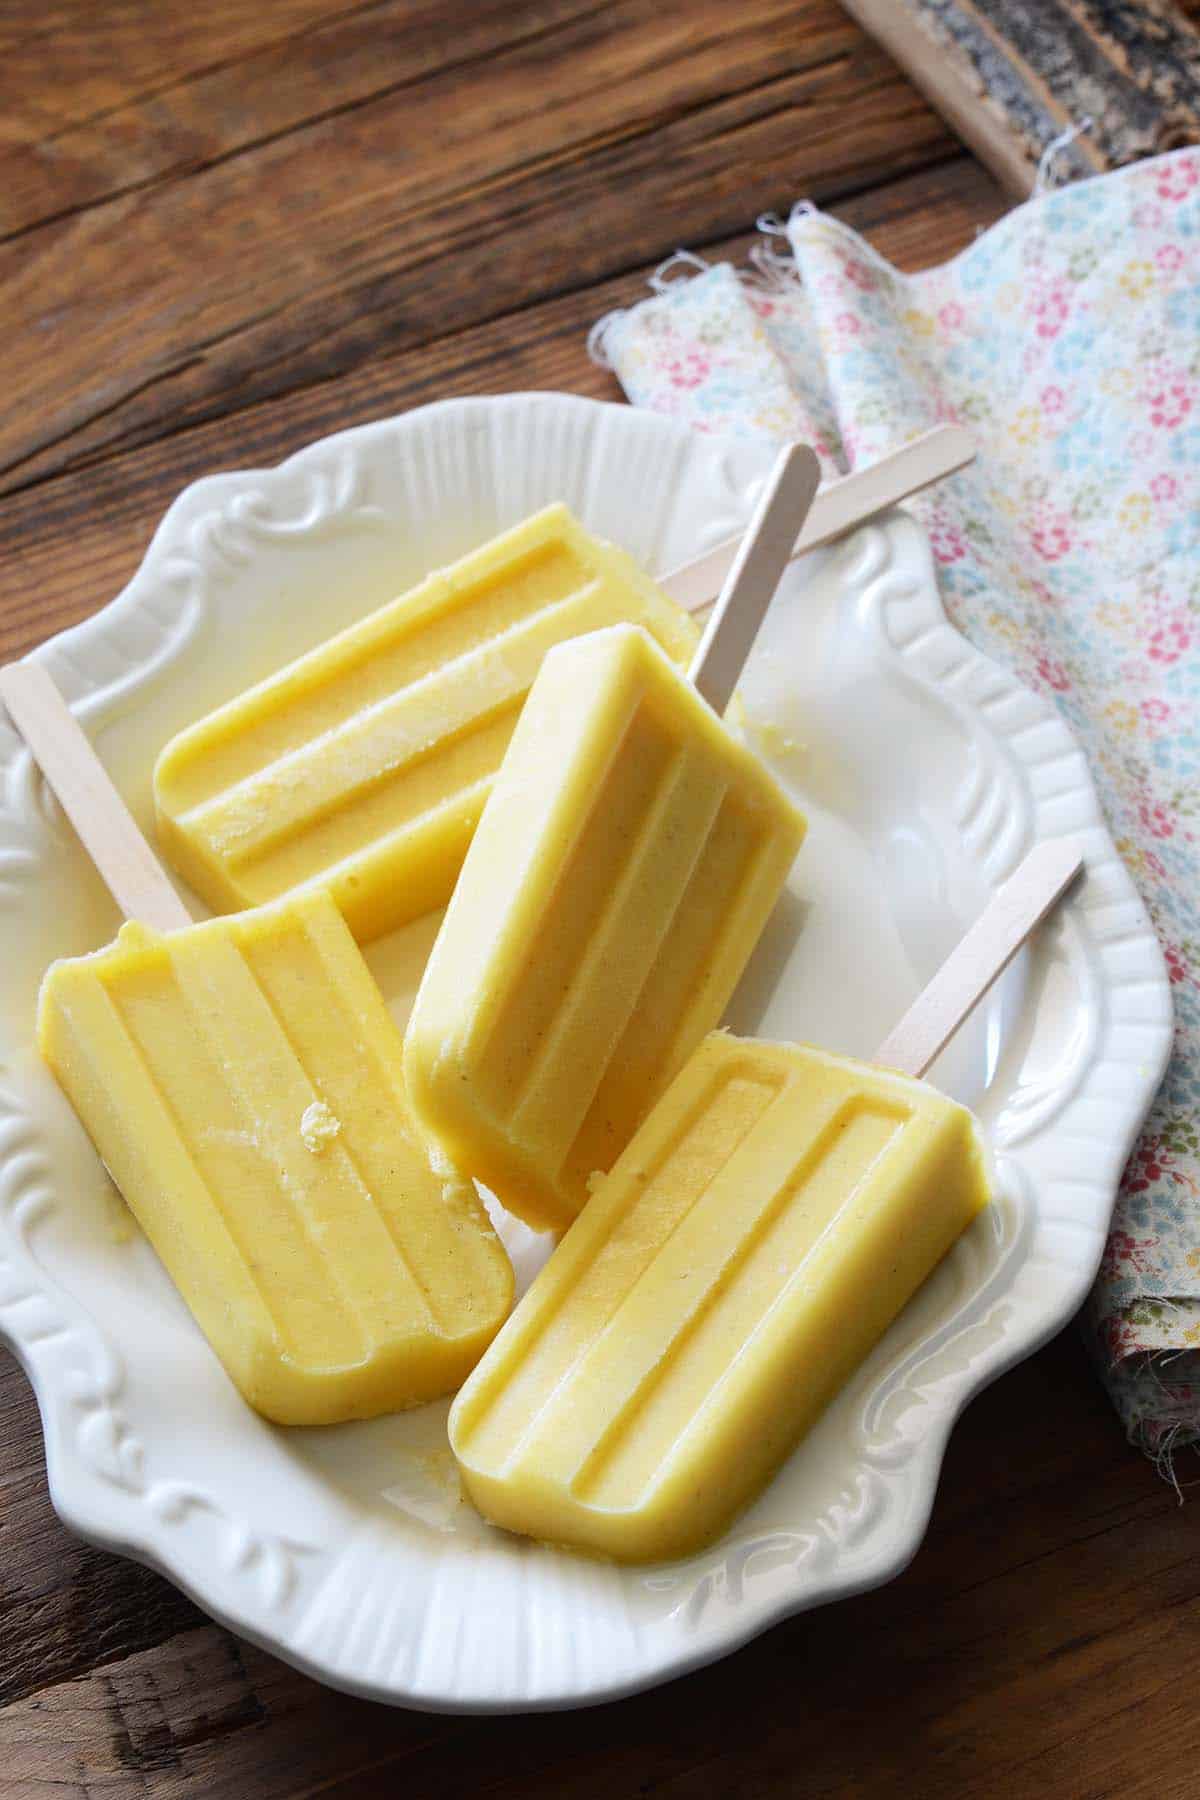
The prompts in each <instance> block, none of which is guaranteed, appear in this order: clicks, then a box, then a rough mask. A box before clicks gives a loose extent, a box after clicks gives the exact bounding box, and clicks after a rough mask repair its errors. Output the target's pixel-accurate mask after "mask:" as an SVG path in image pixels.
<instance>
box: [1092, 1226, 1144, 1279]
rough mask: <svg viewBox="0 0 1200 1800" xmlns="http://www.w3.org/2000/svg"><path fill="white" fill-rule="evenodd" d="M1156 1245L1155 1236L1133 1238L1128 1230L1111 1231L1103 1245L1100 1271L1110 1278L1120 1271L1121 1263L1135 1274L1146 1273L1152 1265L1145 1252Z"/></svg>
mask: <svg viewBox="0 0 1200 1800" xmlns="http://www.w3.org/2000/svg"><path fill="white" fill-rule="evenodd" d="M1157 1247H1158V1239H1157V1238H1155V1237H1147V1238H1135V1237H1132V1236H1131V1235H1130V1233H1129V1232H1128V1231H1114V1232H1111V1233H1110V1234H1109V1239H1108V1242H1107V1243H1106V1244H1105V1246H1104V1260H1103V1262H1102V1263H1101V1264H1100V1273H1101V1274H1102V1275H1106V1276H1108V1277H1109V1279H1111V1278H1112V1277H1113V1276H1114V1275H1119V1274H1120V1273H1121V1270H1122V1265H1123V1266H1124V1267H1125V1268H1126V1269H1129V1270H1132V1272H1133V1273H1134V1274H1135V1275H1148V1274H1149V1273H1150V1271H1151V1269H1152V1268H1153V1266H1154V1265H1153V1260H1152V1258H1151V1257H1149V1256H1148V1255H1147V1252H1148V1251H1150V1250H1155V1249H1157Z"/></svg>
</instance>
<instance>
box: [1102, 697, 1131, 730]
mask: <svg viewBox="0 0 1200 1800" xmlns="http://www.w3.org/2000/svg"><path fill="white" fill-rule="evenodd" d="M1104 716H1105V718H1106V719H1109V720H1111V722H1112V724H1113V725H1114V726H1115V727H1116V729H1117V730H1118V731H1136V730H1137V725H1138V710H1137V707H1136V706H1130V704H1129V702H1128V700H1110V701H1109V703H1108V705H1107V706H1106V707H1105V709H1104Z"/></svg>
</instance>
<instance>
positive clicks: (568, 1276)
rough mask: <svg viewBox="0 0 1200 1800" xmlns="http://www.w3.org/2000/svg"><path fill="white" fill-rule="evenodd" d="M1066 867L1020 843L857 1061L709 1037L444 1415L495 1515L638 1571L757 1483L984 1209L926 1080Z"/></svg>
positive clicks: (973, 1169) (981, 1163)
mask: <svg viewBox="0 0 1200 1800" xmlns="http://www.w3.org/2000/svg"><path fill="white" fill-rule="evenodd" d="M1079 863H1080V859H1079V853H1078V850H1077V848H1076V847H1075V846H1074V845H1073V844H1070V843H1067V842H1065V841H1064V842H1059V843H1049V844H1043V845H1042V846H1040V848H1039V849H1038V850H1036V851H1034V852H1033V853H1032V854H1031V856H1030V857H1029V858H1027V859H1026V862H1025V864H1024V865H1022V868H1021V869H1020V870H1018V872H1017V874H1016V875H1015V876H1014V877H1013V879H1012V880H1011V881H1010V882H1009V883H1008V884H1007V886H1006V887H1005V889H1003V890H1002V891H1001V893H1000V894H999V895H998V896H997V897H996V900H995V901H994V902H993V904H992V906H991V907H989V908H988V909H987V911H986V912H985V913H984V915H983V917H982V918H981V919H980V920H979V921H978V923H977V924H976V926H975V927H973V928H972V930H971V932H969V933H968V935H967V937H966V938H964V940H963V942H962V943H961V944H960V946H959V948H958V950H957V951H955V953H954V954H953V956H952V957H951V958H950V959H949V961H948V962H947V963H946V964H945V965H944V967H943V969H942V971H941V973H940V974H939V975H938V976H937V977H936V978H935V980H934V981H933V983H932V984H931V985H930V987H929V988H927V989H926V991H925V993H924V994H923V995H922V997H921V999H920V1000H918V1001H917V1003H916V1004H915V1005H914V1007H913V1008H912V1009H911V1010H910V1012H909V1013H908V1014H907V1015H906V1016H905V1018H904V1020H903V1021H902V1022H901V1024H900V1026H898V1027H897V1029H896V1031H895V1032H893V1034H892V1036H891V1037H890V1038H889V1039H888V1040H887V1042H886V1043H885V1044H884V1045H883V1046H882V1047H881V1049H880V1051H879V1053H878V1062H877V1064H876V1065H875V1066H872V1065H870V1064H867V1063H862V1062H856V1061H854V1060H852V1059H850V1058H848V1057H842V1056H833V1055H830V1054H828V1053H826V1052H824V1051H821V1050H816V1049H811V1048H808V1047H805V1046H796V1045H786V1044H762V1043H754V1042H748V1041H743V1040H739V1039H737V1038H733V1037H729V1036H726V1035H724V1034H721V1033H714V1034H713V1035H712V1036H710V1037H708V1038H707V1039H706V1040H705V1041H704V1043H703V1044H702V1045H701V1046H700V1048H699V1049H698V1050H697V1051H696V1053H695V1054H694V1056H693V1057H692V1058H691V1060H690V1061H689V1062H688V1063H687V1065H686V1067H685V1068H684V1069H683V1071H682V1072H681V1073H680V1075H679V1076H678V1078H677V1080H676V1081H675V1082H674V1083H673V1085H672V1086H671V1087H670V1089H669V1090H668V1091H667V1093H666V1094H665V1095H664V1096H663V1098H662V1099H661V1100H660V1101H659V1103H658V1105H657V1106H656V1107H655V1108H654V1110H653V1111H652V1112H651V1113H650V1115H649V1117H648V1118H647V1119H646V1120H645V1122H644V1123H643V1125H642V1126H641V1128H640V1130H639V1131H638V1132H637V1134H636V1136H635V1137H634V1138H633V1140H632V1141H631V1143H630V1144H629V1145H628V1147H627V1148H626V1150H625V1152H624V1154H623V1155H622V1156H621V1158H620V1160H619V1161H618V1162H617V1164H616V1167H615V1168H614V1169H613V1170H612V1171H611V1173H610V1174H609V1175H608V1176H607V1178H606V1179H605V1180H604V1181H603V1182H602V1183H601V1184H600V1186H599V1188H598V1189H597V1191H596V1193H595V1195H594V1197H593V1198H592V1199H591V1200H590V1201H589V1203H588V1205H587V1206H586V1207H585V1209H584V1211H583V1213H582V1214H581V1215H580V1217H579V1218H578V1219H577V1220H576V1222H575V1224H574V1225H572V1227H571V1229H570V1230H569V1231H568V1232H567V1234H566V1236H565V1237H564V1239H563V1241H562V1243H561V1244H560V1245H559V1246H558V1248H557V1249H556V1250H555V1251H554V1253H553V1255H552V1256H551V1258H550V1260H549V1262H548V1263H547V1264H546V1266H545V1268H544V1269H543V1270H542V1272H541V1274H540V1275H539V1276H538V1277H537V1279H536V1281H535V1282H534V1284H533V1286H532V1287H531V1288H530V1290H529V1292H528V1293H527V1294H526V1296H525V1298H524V1299H523V1300H522V1302H521V1303H520V1305H519V1306H518V1307H517V1309H516V1311H515V1312H514V1313H513V1315H512V1317H511V1319H510V1320H509V1321H508V1323H507V1325H506V1326H505V1327H504V1329H503V1330H502V1331H501V1333H500V1335H499V1336H498V1337H497V1339H496V1341H495V1343H494V1344H493V1345H492V1346H491V1348H490V1350H489V1351H488V1352H487V1354H486V1355H485V1356H484V1357H483V1359H482V1361H481V1362H480V1364H479V1366H478V1368H477V1369H476V1370H475V1372H474V1374H473V1375H472V1376H471V1377H470V1378H469V1380H468V1381H467V1383H466V1385H465V1386H464V1387H463V1389H462V1390H461V1392H460V1394H459V1396H458V1399H457V1400H456V1402H455V1404H454V1406H453V1408H452V1410H451V1414H450V1442H451V1446H452V1448H453V1450H454V1454H455V1456H456V1458H457V1459H458V1463H459V1467H460V1470H461V1473H462V1477H463V1481H464V1483H465V1486H466V1488H467V1491H468V1493H469V1494H470V1496H471V1498H472V1499H473V1500H474V1502H475V1504H476V1506H477V1507H478V1508H479V1510H480V1511H481V1512H482V1513H484V1514H485V1516H486V1517H487V1518H489V1519H491V1520H492V1521H493V1522H494V1523H495V1524H497V1525H502V1526H505V1527H507V1528H508V1529H509V1530H511V1531H517V1532H522V1533H524V1534H526V1535H529V1536H532V1537H536V1538H541V1539H544V1540H546V1541H549V1542H552V1543H558V1544H566V1545H570V1546H573V1547H575V1548H578V1549H582V1550H586V1551H590V1552H592V1553H595V1554H601V1555H605V1556H611V1557H614V1558H616V1559H617V1560H618V1561H622V1562H640V1561H647V1560H651V1559H655V1558H660V1557H677V1556H686V1555H689V1554H691V1553H692V1552H693V1551H695V1550H697V1549H700V1548H701V1547H702V1546H703V1545H704V1544H705V1543H707V1542H709V1541H710V1540H711V1539H712V1538H713V1537H715V1536H716V1535H717V1534H718V1533H719V1532H721V1531H722V1530H723V1529H724V1528H725V1527H726V1525H727V1524H728V1523H729V1521H730V1520H731V1519H732V1517H733V1516H734V1515H735V1514H736V1513H737V1512H738V1510H739V1509H740V1508H741V1507H742V1506H744V1505H745V1504H746V1503H747V1502H748V1501H749V1500H750V1499H752V1498H753V1497H754V1495H755V1494H757V1493H758V1491H759V1490H760V1489H761V1488H762V1486H763V1485H764V1484H765V1483H766V1481H767V1480H768V1479H769V1477H770V1476H771V1474H772V1473H773V1471H774V1470H775V1468H776V1467H777V1466H778V1464H779V1463H780V1462H781V1461H782V1460H783V1459H784V1457H786V1456H787V1455H788V1453H789V1451H790V1450H791V1449H792V1448H793V1446H794V1445H795V1444H796V1443H797V1442H798V1440H799V1439H800V1438H801V1437H802V1435H803V1434H804V1433H805V1432H806V1431H807V1430H808V1428H809V1427H810V1426H811V1425H812V1424H813V1422H814V1421H815V1419H816V1418H817V1417H818V1415H819V1414H820V1412H821V1411H822V1410H823V1408H824V1407H825V1406H826V1404H827V1403H828V1402H829V1400H830V1399H831V1398H832V1397H833V1395H834V1394H835V1393H836V1391H837V1390H838V1388H839V1387H841V1385H842V1384H843V1383H844V1382H845V1381H846V1380H847V1379H848V1378H849V1376H850V1375H851V1374H852V1373H853V1371H854V1370H855V1369H856V1368H857V1367H858V1365H859V1364H860V1363H861V1362H862V1360H863V1358H864V1357H865V1356H866V1355H867V1353H868V1352H869V1351H870V1350H871V1348H872V1347H873V1346H874V1344H875V1343H876V1342H877V1341H878V1340H879V1338H881V1337H882V1335H883V1333H884V1332H885V1331H886V1330H887V1328H888V1326H889V1325H890V1324H891V1322H892V1320H893V1319H894V1318H895V1317H896V1315H897V1314H898V1313H899V1312H900V1310H901V1308H902V1307H903V1306H904V1305H905V1304H906V1303H907V1301H908V1300H909V1299H910V1298H911V1296H912V1295H913V1294H914V1293H915V1291H916V1289H917V1288H918V1287H919V1286H920V1284H921V1282H922V1281H923V1280H924V1279H925V1278H926V1276H927V1275H928V1274H929V1273H930V1272H931V1270H932V1269H933V1268H934V1267H935V1266H936V1265H937V1263H938V1262H939V1261H940V1260H941V1258H942V1256H943V1255H944V1254H945V1253H946V1251H947V1250H948V1249H949V1248H950V1246H951V1244H952V1243H953V1242H954V1240H955V1238H956V1237H957V1236H958V1235H959V1233H960V1232H961V1231H962V1230H963V1228H964V1227H965V1226H966V1225H967V1224H969V1222H970V1221H971V1219H972V1218H973V1217H974V1216H975V1214H976V1213H977V1212H978V1211H980V1209H981V1208H982V1207H984V1206H985V1205H986V1204H987V1201H988V1175H987V1162H986V1155H985V1152H984V1148H983V1145H982V1143H981V1140H980V1137H979V1133H978V1130H977V1127H976V1125H975V1122H974V1120H973V1118H972V1116H971V1114H970V1113H969V1112H968V1111H967V1110H966V1108H965V1107H962V1106H959V1105H957V1104H955V1102H953V1101H952V1100H949V1099H947V1098H946V1097H945V1096H944V1095H943V1094H940V1093H938V1092H937V1091H936V1090H935V1089H934V1088H932V1087H930V1086H929V1085H928V1084H927V1083H925V1082H924V1081H922V1080H920V1079H918V1077H919V1076H920V1075H921V1074H922V1073H923V1072H924V1070H925V1069H926V1068H927V1067H928V1066H929V1064H930V1063H931V1062H932V1061H933V1059H934V1057H935V1056H936V1054H937V1053H938V1051H939V1050H940V1049H941V1047H942V1045H943V1044H944V1043H945V1042H946V1040H947V1038H948V1037H949V1035H950V1033H951V1032H952V1031H953V1030H954V1029H955V1027H956V1025H957V1024H958V1023H959V1022H960V1021H961V1019H962V1018H963V1017H965V1015H966V1013H967V1012H968V1011H969V1010H970V1008H971V1006H972V1005H974V1003H975V1002H976V1001H977V1000H978V999H979V998H980V996H981V995H982V993H983V992H985V991H986V988H987V987H988V986H990V984H991V982H992V981H993V980H994V979H995V978H996V976H997V975H998V974H999V973H1000V971H1001V969H1002V968H1003V967H1004V966H1005V965H1006V964H1007V962H1008V961H1009V959H1010V958H1011V956H1012V955H1013V954H1015V952H1016V950H1017V948H1018V947H1019V945H1020V943H1021V942H1022V941H1023V939H1024V938H1025V937H1026V936H1027V935H1028V933H1029V932H1030V931H1031V930H1032V929H1033V928H1034V926H1035V925H1036V923H1037V922H1038V921H1039V920H1040V919H1041V918H1042V917H1043V916H1044V915H1045V913H1046V911H1047V910H1048V909H1049V907H1050V906H1051V905H1052V904H1053V901H1054V900H1055V899H1056V898H1057V896H1058V895H1059V894H1060V893H1061V892H1062V891H1063V890H1064V888H1065V887H1066V886H1067V884H1068V883H1069V882H1070V881H1071V880H1072V879H1073V878H1074V876H1075V874H1076V873H1077V871H1078V868H1079Z"/></svg>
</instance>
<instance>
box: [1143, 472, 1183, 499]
mask: <svg viewBox="0 0 1200 1800" xmlns="http://www.w3.org/2000/svg"><path fill="white" fill-rule="evenodd" d="M1178 492H1179V483H1178V482H1177V481H1176V479H1175V477H1174V476H1173V475H1156V476H1155V477H1154V479H1153V480H1152V481H1151V483H1150V493H1151V495H1152V497H1153V498H1154V499H1155V500H1157V501H1159V502H1160V503H1161V502H1163V501H1166V500H1174V498H1175V496H1176V495H1177V494H1178Z"/></svg>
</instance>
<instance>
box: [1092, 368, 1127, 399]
mask: <svg viewBox="0 0 1200 1800" xmlns="http://www.w3.org/2000/svg"><path fill="white" fill-rule="evenodd" d="M1099 385H1100V392H1101V393H1102V394H1111V395H1114V396H1115V397H1116V398H1117V399H1122V398H1124V396H1125V395H1126V394H1132V392H1133V388H1134V378H1133V370H1132V369H1105V370H1104V371H1103V372H1102V374H1101V376H1100V384H1099Z"/></svg>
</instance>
